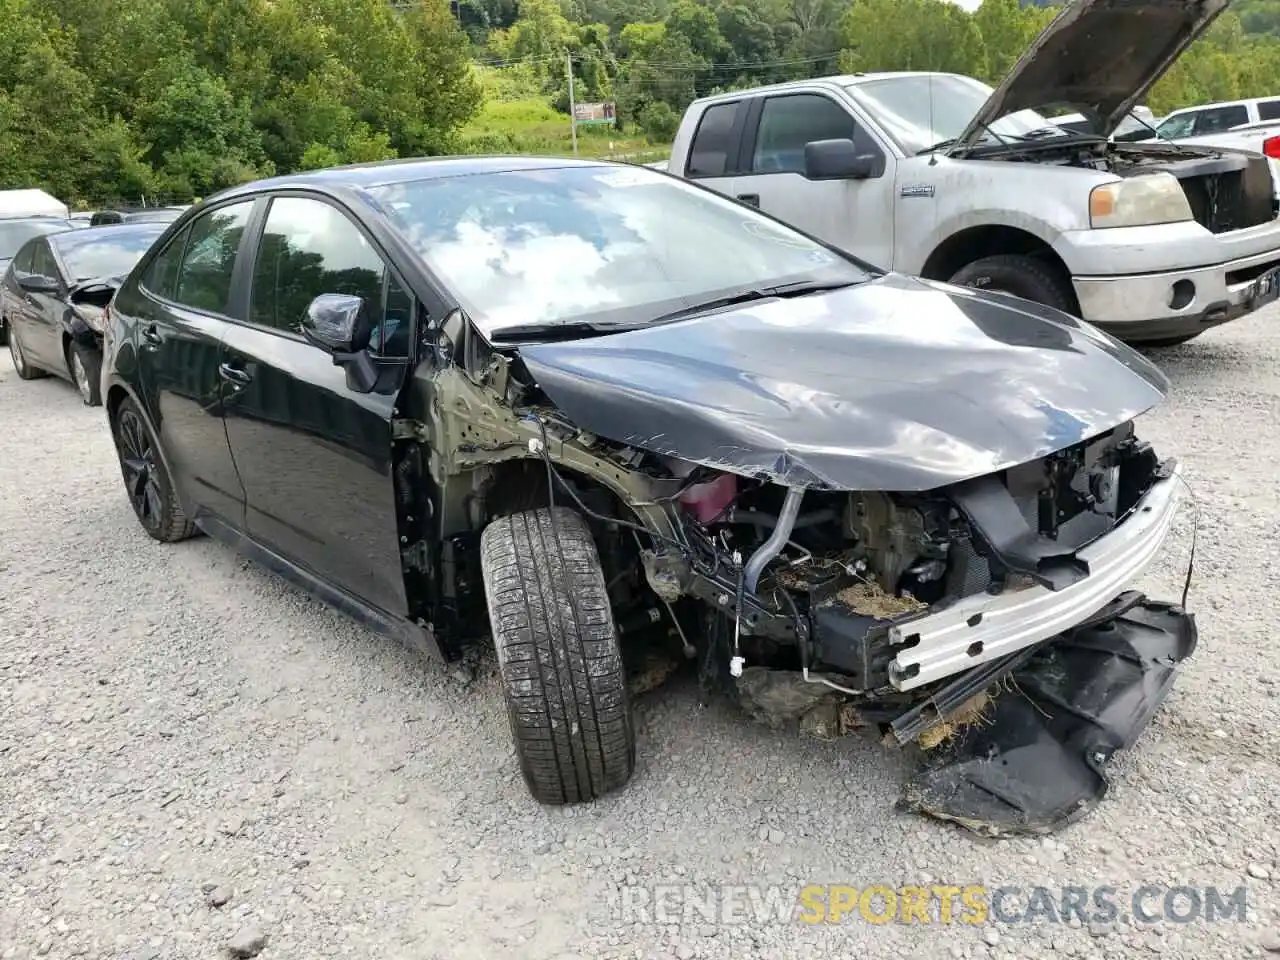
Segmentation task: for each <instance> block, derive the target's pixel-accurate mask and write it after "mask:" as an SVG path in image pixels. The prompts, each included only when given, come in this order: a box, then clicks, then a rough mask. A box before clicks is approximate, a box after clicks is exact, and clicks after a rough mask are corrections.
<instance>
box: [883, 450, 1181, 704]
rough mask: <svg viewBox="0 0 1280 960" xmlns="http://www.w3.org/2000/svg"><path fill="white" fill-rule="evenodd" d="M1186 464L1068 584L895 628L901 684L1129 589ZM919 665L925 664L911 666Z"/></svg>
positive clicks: (1159, 537)
mask: <svg viewBox="0 0 1280 960" xmlns="http://www.w3.org/2000/svg"><path fill="white" fill-rule="evenodd" d="M1181 475H1182V467H1181V466H1180V465H1177V464H1175V465H1174V468H1173V471H1172V472H1171V474H1170V475H1169V476H1167V477H1165V478H1164V479H1162V480H1159V481H1157V482H1156V483H1155V484H1154V485H1153V486H1152V487H1151V489H1150V490H1148V491H1147V493H1146V495H1145V496H1144V497H1143V498H1142V499H1141V500H1139V501H1138V504H1137V506H1135V507H1134V508H1133V511H1132V512H1131V513H1130V515H1129V517H1128V519H1126V520H1125V521H1124V522H1123V523H1121V524H1120V525H1119V526H1118V527H1116V528H1115V529H1114V530H1112V531H1111V532H1110V533H1108V534H1107V535H1106V536H1104V537H1099V538H1098V539H1097V540H1095V541H1094V542H1093V543H1091V544H1089V545H1088V546H1087V547H1085V548H1084V549H1082V550H1080V551H1079V552H1077V554H1076V556H1077V557H1079V558H1080V559H1081V560H1083V561H1085V562H1086V563H1087V564H1088V565H1089V575H1088V576H1087V577H1085V578H1084V579H1083V580H1080V581H1077V582H1076V583H1073V584H1072V585H1071V586H1069V587H1065V588H1063V589H1062V590H1057V591H1054V590H1050V589H1048V588H1047V587H1043V586H1040V585H1039V584H1031V585H1029V586H1025V587H1022V588H1019V589H1013V590H1007V591H1006V592H1004V593H1001V594H997V595H994V596H993V595H991V594H987V593H982V594H977V595H974V596H971V597H965V598H964V599H963V600H960V601H958V602H957V603H955V604H954V605H953V606H951V607H948V608H947V609H945V610H940V611H938V612H937V613H931V614H927V615H925V616H923V617H919V618H917V619H915V620H909V621H906V622H904V623H899V624H895V625H893V626H892V627H890V628H889V642H890V644H892V645H893V646H895V647H896V646H901V645H903V644H905V643H908V642H911V641H912V640H914V639H915V638H917V637H918V638H919V642H916V643H913V645H912V646H910V647H908V648H907V649H905V650H902V651H901V652H900V653H899V654H898V655H897V656H896V657H895V658H894V659H893V662H892V663H891V664H890V666H889V680H890V682H891V683H892V684H893V686H894V687H895V688H896V689H898V690H911V689H914V688H915V687H919V686H922V685H924V684H926V683H932V682H933V681H935V680H940V679H942V678H943V677H949V676H951V675H952V674H955V673H960V672H961V671H963V670H968V669H969V668H971V667H976V666H977V665H978V664H980V663H985V662H986V661H988V660H994V659H996V658H997V657H1003V656H1006V655H1007V654H1010V653H1014V652H1015V651H1017V650H1021V649H1022V648H1023V647H1028V646H1030V645H1031V644H1033V643H1039V642H1040V641H1041V640H1047V639H1048V638H1049V637H1052V636H1055V635H1056V634H1059V633H1062V632H1063V631H1064V630H1068V629H1070V628H1071V627H1073V626H1075V625H1076V624H1077V623H1080V622H1081V621H1082V620H1084V619H1085V618H1086V617H1088V616H1089V615H1090V614H1092V613H1095V612H1096V611H1098V610H1100V609H1102V607H1104V606H1105V605H1106V604H1107V603H1109V602H1110V601H1111V600H1112V599H1113V598H1114V597H1115V596H1116V595H1117V594H1119V593H1122V592H1123V591H1124V590H1125V588H1127V587H1128V586H1129V585H1130V584H1131V583H1133V581H1134V580H1136V579H1137V578H1138V577H1140V576H1141V575H1142V574H1143V572H1144V571H1145V570H1146V569H1147V567H1149V566H1150V565H1151V562H1152V561H1153V560H1155V558H1156V556H1157V555H1158V554H1159V553H1160V548H1161V546H1162V545H1163V544H1164V541H1165V538H1166V537H1167V536H1168V535H1169V529H1170V527H1171V526H1172V525H1173V518H1174V515H1175V514H1176V513H1177V509H1178V501H1179V499H1180V498H1181V493H1182V491H1181V487H1182V481H1181ZM912 667H919V670H918V671H914V672H913V671H912V670H911V668H912Z"/></svg>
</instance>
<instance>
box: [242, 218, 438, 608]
mask: <svg viewBox="0 0 1280 960" xmlns="http://www.w3.org/2000/svg"><path fill="white" fill-rule="evenodd" d="M248 285H249V290H248V297H247V303H246V304H245V310H246V316H247V322H246V323H238V324H234V325H232V326H231V327H230V328H229V329H228V331H227V336H226V340H225V341H224V343H225V348H226V355H225V358H224V363H225V366H224V370H223V375H224V376H225V377H226V379H227V394H226V404H225V406H226V425H227V436H228V437H229V438H230V442H231V452H232V455H233V456H234V458H235V463H236V467H237V469H238V471H239V475H240V478H241V480H242V481H243V482H244V490H245V499H246V505H247V517H246V523H247V527H248V530H249V533H250V534H251V535H252V536H253V537H254V538H255V539H257V540H260V541H262V542H263V543H265V544H267V545H268V546H270V547H272V548H273V549H275V550H276V551H278V552H279V553H281V554H283V555H285V556H287V557H289V558H290V559H291V560H293V561H294V562H295V563H296V564H298V565H300V566H302V567H303V568H305V569H307V570H309V571H310V572H311V573H313V574H315V575H317V576H319V577H321V578H322V579H324V580H327V581H329V583H331V584H335V585H337V586H339V587H341V588H343V589H344V590H346V591H347V592H348V593H351V594H354V595H355V596H356V597H358V598H360V599H362V600H363V601H365V603H367V604H370V605H372V606H374V607H378V608H380V609H381V610H383V611H385V612H388V613H392V614H396V615H400V616H404V615H405V614H406V613H407V609H408V608H407V603H406V596H405V584H404V574H403V571H402V568H401V562H400V536H399V530H398V527H397V520H396V501H395V486H394V482H393V478H392V470H391V467H392V464H391V451H392V443H391V416H392V412H393V408H394V406H395V403H396V396H397V394H398V392H399V390H398V388H399V385H400V383H402V382H403V378H404V375H405V373H406V370H407V367H408V357H409V352H410V344H411V335H410V334H411V324H412V321H413V317H414V309H415V308H414V302H413V298H412V297H411V296H410V295H409V294H408V293H407V290H408V288H407V286H406V285H405V284H404V283H403V282H401V280H400V279H399V278H398V277H397V276H396V275H395V272H394V271H393V270H392V269H391V267H390V266H389V264H388V262H387V261H386V259H385V258H384V256H383V255H382V253H381V252H380V251H379V249H378V247H377V246H376V245H375V244H374V243H373V242H372V239H371V238H370V236H369V235H368V234H367V233H366V232H365V231H363V230H362V229H361V228H360V227H359V226H357V224H356V223H355V221H354V220H353V219H352V218H351V217H350V216H349V215H348V214H347V213H346V212H345V211H343V210H341V209H339V208H338V207H336V206H334V205H333V204H332V203H331V202H330V201H328V200H327V199H322V198H319V197H316V196H310V195H302V194H292V195H280V196H276V197H275V198H273V199H272V200H271V201H270V207H269V208H268V209H267V211H266V219H265V223H264V226H263V229H262V235H261V238H260V239H259V240H258V241H257V243H256V249H255V260H254V263H253V269H252V271H251V274H250V276H249V278H248ZM322 293H346V294H354V295H357V296H360V297H363V298H364V300H365V304H366V308H367V309H368V310H369V311H370V312H371V313H372V314H373V315H374V318H375V320H376V321H377V324H378V327H377V330H376V332H375V334H374V342H373V353H374V356H375V359H376V360H377V362H378V365H379V366H380V367H381V368H382V374H383V375H382V377H381V378H380V380H379V386H378V387H376V388H375V389H374V391H373V392H370V393H359V392H356V391H354V390H352V389H351V388H350V387H349V386H348V385H347V377H346V373H345V371H344V370H343V368H341V367H337V366H335V365H334V363H333V358H332V356H330V355H329V354H328V353H326V352H325V351H324V350H321V349H320V348H319V347H316V346H313V345H312V344H310V343H309V342H308V341H307V340H306V339H304V338H303V336H302V332H301V321H302V318H303V316H304V315H305V312H306V309H307V306H308V304H310V302H311V301H312V300H313V299H314V298H315V297H317V296H319V295H320V294H322Z"/></svg>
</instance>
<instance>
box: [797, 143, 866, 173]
mask: <svg viewBox="0 0 1280 960" xmlns="http://www.w3.org/2000/svg"><path fill="white" fill-rule="evenodd" d="M879 159H880V158H879V157H877V156H875V154H871V153H858V148H857V146H856V145H855V144H854V142H853V141H852V140H848V139H840V140H813V141H810V142H809V143H806V144H805V145H804V175H805V178H806V179H808V180H866V179H867V178H868V177H873V176H876V174H877V170H876V167H877V166H878V161H879ZM880 172H882V171H880Z"/></svg>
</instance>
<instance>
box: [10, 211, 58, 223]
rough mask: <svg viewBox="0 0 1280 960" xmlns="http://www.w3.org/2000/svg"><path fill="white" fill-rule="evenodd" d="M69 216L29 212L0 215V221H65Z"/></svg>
mask: <svg viewBox="0 0 1280 960" xmlns="http://www.w3.org/2000/svg"><path fill="white" fill-rule="evenodd" d="M70 219H71V218H70V217H55V216H54V215H53V214H51V213H29V214H25V215H23V216H20V217H6V216H0V223H66V222H67V221H68V220H70Z"/></svg>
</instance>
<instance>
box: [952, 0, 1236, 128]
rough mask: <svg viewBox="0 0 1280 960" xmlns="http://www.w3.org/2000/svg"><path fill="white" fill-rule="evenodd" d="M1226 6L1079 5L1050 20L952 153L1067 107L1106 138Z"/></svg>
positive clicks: (1210, 0)
mask: <svg viewBox="0 0 1280 960" xmlns="http://www.w3.org/2000/svg"><path fill="white" fill-rule="evenodd" d="M1227 2H1228V0H1075V2H1074V3H1070V4H1069V5H1068V6H1066V7H1065V8H1064V9H1063V11H1062V12H1061V13H1060V14H1058V16H1056V17H1055V18H1054V19H1053V22H1052V23H1050V24H1049V26H1047V27H1045V29H1044V32H1043V33H1041V34H1040V36H1039V37H1037V38H1036V40H1035V42H1034V43H1032V44H1031V47H1030V49H1028V50H1027V52H1026V53H1024V54H1023V55H1022V58H1021V59H1020V60H1018V62H1017V63H1016V64H1014V66H1013V69H1012V70H1011V71H1010V72H1009V75H1008V76H1006V77H1005V78H1004V80H1003V81H1002V82H1001V84H1000V86H999V87H997V88H996V90H995V92H994V93H992V94H991V98H990V99H989V100H987V102H986V104H985V105H984V106H983V107H982V109H981V110H979V111H978V112H977V114H975V115H974V117H973V119H972V120H970V121H969V125H968V126H967V127H966V128H965V130H964V132H963V133H962V134H961V135H960V136H959V138H957V140H956V143H955V146H956V147H963V146H966V145H971V144H972V143H974V142H975V141H976V140H978V139H979V138H980V137H981V136H982V134H983V131H984V130H985V129H986V127H987V126H988V125H990V124H992V123H994V122H995V121H997V120H999V119H1000V118H1001V117H1003V116H1007V115H1008V114H1010V113H1014V112H1016V111H1018V110H1035V109H1038V108H1040V107H1044V106H1047V105H1049V104H1066V105H1070V106H1072V107H1074V108H1075V109H1077V110H1079V111H1080V112H1081V113H1083V114H1084V115H1085V116H1086V117H1088V118H1089V119H1090V120H1092V121H1093V123H1094V124H1095V126H1094V129H1095V130H1096V131H1097V132H1098V133H1100V134H1102V135H1103V136H1108V137H1109V136H1111V134H1113V133H1114V132H1115V131H1116V128H1117V127H1119V125H1120V123H1121V121H1122V120H1123V119H1124V118H1125V116H1126V115H1127V114H1128V113H1129V111H1130V110H1132V109H1133V107H1135V106H1136V105H1137V104H1138V102H1139V101H1141V100H1142V98H1143V97H1144V96H1145V95H1146V93H1147V91H1148V90H1150V89H1151V87H1152V86H1153V85H1154V84H1155V83H1156V81H1157V80H1159V79H1160V78H1161V77H1162V76H1164V74H1165V71H1167V70H1168V69H1169V67H1171V66H1172V65H1173V62H1174V61H1175V60H1176V59H1177V58H1178V56H1179V55H1180V54H1181V53H1182V52H1183V51H1184V50H1186V49H1187V47H1189V46H1190V45H1191V43H1192V41H1194V40H1195V39H1196V38H1197V37H1199V36H1200V35H1201V34H1202V33H1204V32H1205V30H1207V29H1208V28H1209V25H1210V24H1211V23H1213V21H1214V20H1215V19H1216V18H1217V16H1218V14H1220V13H1222V11H1223V10H1225V9H1226V8H1227Z"/></svg>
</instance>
